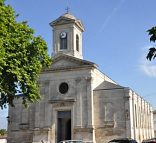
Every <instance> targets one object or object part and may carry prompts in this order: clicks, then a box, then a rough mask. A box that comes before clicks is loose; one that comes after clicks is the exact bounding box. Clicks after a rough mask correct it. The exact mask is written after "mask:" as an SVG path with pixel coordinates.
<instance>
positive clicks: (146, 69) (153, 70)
mask: <svg viewBox="0 0 156 143" xmlns="http://www.w3.org/2000/svg"><path fill="white" fill-rule="evenodd" d="M150 47H152V46H151V45H150V46H145V47H144V48H142V53H143V54H142V57H141V58H140V61H139V68H140V70H141V71H142V72H143V73H144V74H145V75H147V76H150V77H156V59H155V60H152V61H148V60H147V59H146V54H147V52H148V49H149V48H150Z"/></svg>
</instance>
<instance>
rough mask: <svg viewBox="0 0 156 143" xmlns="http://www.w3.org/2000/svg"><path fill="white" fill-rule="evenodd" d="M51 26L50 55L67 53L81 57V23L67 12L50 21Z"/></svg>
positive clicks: (82, 29)
mask: <svg viewBox="0 0 156 143" xmlns="http://www.w3.org/2000/svg"><path fill="white" fill-rule="evenodd" d="M50 26H51V27H52V28H53V53H52V56H53V57H55V56H58V55H60V54H67V55H70V56H73V57H76V58H80V59H82V58H83V56H82V32H83V31H84V28H83V25H82V23H81V21H80V20H78V19H76V18H75V17H74V16H73V15H71V14H70V13H69V12H67V13H65V14H63V15H62V16H60V17H59V18H57V19H56V20H54V21H52V22H51V23H50Z"/></svg>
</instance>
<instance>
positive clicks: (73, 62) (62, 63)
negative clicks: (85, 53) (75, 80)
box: [50, 54, 97, 70]
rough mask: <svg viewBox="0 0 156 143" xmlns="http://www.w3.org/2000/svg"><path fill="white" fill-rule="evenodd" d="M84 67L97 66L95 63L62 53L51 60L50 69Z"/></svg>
mask: <svg viewBox="0 0 156 143" xmlns="http://www.w3.org/2000/svg"><path fill="white" fill-rule="evenodd" d="M85 67H97V65H96V64H95V63H92V62H89V61H86V60H82V59H78V58H75V57H72V56H69V55H65V54H62V55H59V56H58V57H56V58H54V59H53V60H52V65H51V67H50V70H59V69H60V70H61V69H75V68H85Z"/></svg>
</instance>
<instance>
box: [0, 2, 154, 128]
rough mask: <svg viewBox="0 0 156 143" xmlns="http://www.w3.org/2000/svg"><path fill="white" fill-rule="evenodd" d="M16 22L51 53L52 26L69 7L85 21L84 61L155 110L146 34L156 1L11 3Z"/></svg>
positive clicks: (2, 119) (0, 117)
mask: <svg viewBox="0 0 156 143" xmlns="http://www.w3.org/2000/svg"><path fill="white" fill-rule="evenodd" d="M6 3H7V4H10V5H11V6H12V7H13V8H14V10H15V11H16V13H18V14H20V16H19V17H18V19H17V21H25V20H26V21H28V24H29V26H30V27H31V28H33V29H34V30H35V35H40V36H42V38H43V39H44V40H45V41H46V43H47V45H48V53H49V55H51V53H52V28H51V27H50V25H49V23H50V22H52V21H53V20H55V19H57V18H58V17H59V16H61V15H63V14H64V13H65V12H66V8H67V7H69V8H70V10H69V11H70V13H71V14H73V15H74V16H75V17H76V18H77V19H80V20H81V21H82V23H83V25H84V27H85V31H84V33H83V57H84V59H85V60H89V61H92V62H94V63H96V64H97V65H98V66H99V69H100V71H102V72H103V73H104V74H106V75H107V76H109V77H110V78H111V79H113V80H114V81H116V82H117V83H118V84H120V85H122V86H124V87H130V88H131V89H132V90H133V91H135V92H136V93H137V94H138V95H140V96H142V97H143V98H144V99H146V100H147V101H148V102H149V103H150V104H151V105H152V106H153V108H154V109H156V84H155V83H156V60H153V61H151V62H149V61H147V60H146V54H147V52H148V48H149V47H151V46H155V44H154V43H150V41H149V36H148V33H147V30H148V29H150V28H151V27H153V26H155V25H156V13H155V5H156V0H148V1H147V0H46V1H43V0H6ZM6 117H7V109H6V110H0V128H6V126H7V125H6V123H7V121H6Z"/></svg>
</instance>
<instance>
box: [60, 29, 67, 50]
mask: <svg viewBox="0 0 156 143" xmlns="http://www.w3.org/2000/svg"><path fill="white" fill-rule="evenodd" d="M60 49H61V50H64V49H67V34H66V33H65V32H64V33H61V35H60Z"/></svg>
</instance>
